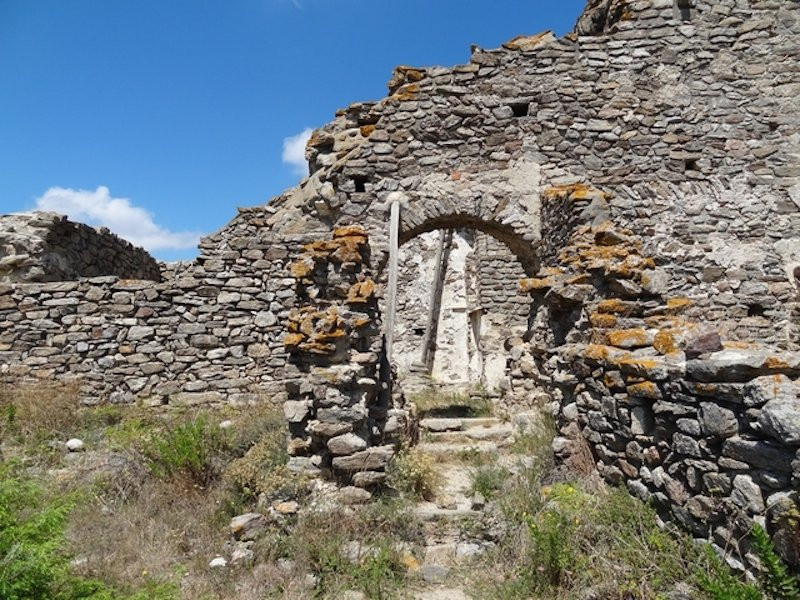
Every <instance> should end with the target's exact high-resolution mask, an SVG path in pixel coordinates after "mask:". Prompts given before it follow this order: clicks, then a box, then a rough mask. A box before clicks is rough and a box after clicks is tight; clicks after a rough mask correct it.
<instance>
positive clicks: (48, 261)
mask: <svg viewBox="0 0 800 600" xmlns="http://www.w3.org/2000/svg"><path fill="white" fill-rule="evenodd" d="M103 275H116V276H117V277H121V278H125V279H149V280H153V281H158V280H159V279H160V278H161V274H160V269H159V266H158V263H157V262H156V261H155V259H153V257H152V256H150V255H149V254H148V253H147V252H146V251H145V250H143V249H142V248H137V247H135V246H133V245H132V244H130V243H129V242H126V241H125V240H123V239H122V238H120V237H117V236H116V235H114V234H113V233H111V232H109V231H108V229H104V228H100V229H95V228H93V227H89V226H87V225H83V224H80V223H73V222H72V221H68V220H67V218H66V217H65V216H63V215H58V214H55V213H43V212H35V213H20V214H12V215H4V216H0V283H13V282H20V283H32V282H45V281H74V280H76V279H78V278H80V277H97V276H103Z"/></svg>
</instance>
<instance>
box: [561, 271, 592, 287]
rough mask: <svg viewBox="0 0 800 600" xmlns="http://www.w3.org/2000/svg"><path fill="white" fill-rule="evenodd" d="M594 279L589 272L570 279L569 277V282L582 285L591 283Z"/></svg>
mask: <svg viewBox="0 0 800 600" xmlns="http://www.w3.org/2000/svg"><path fill="white" fill-rule="evenodd" d="M591 281H592V276H591V275H589V274H588V273H581V274H580V275H575V277H572V278H570V279H567V283H568V284H570V285H581V284H583V283H590V282H591Z"/></svg>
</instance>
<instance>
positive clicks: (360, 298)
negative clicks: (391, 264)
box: [346, 279, 376, 304]
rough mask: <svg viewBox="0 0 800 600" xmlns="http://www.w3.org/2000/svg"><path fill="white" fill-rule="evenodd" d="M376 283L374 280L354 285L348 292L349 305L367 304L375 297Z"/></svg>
mask: <svg viewBox="0 0 800 600" xmlns="http://www.w3.org/2000/svg"><path fill="white" fill-rule="evenodd" d="M375 289H376V286H375V282H374V281H373V280H372V279H367V280H366V281H361V282H358V283H354V284H353V285H352V286H351V287H350V289H349V290H348V292H347V300H346V301H347V303H348V304H366V303H367V302H369V301H370V300H371V299H372V298H374V297H375Z"/></svg>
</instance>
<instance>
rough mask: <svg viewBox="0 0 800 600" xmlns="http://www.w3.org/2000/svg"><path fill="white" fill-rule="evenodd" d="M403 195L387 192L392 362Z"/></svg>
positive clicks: (388, 347) (387, 336)
mask: <svg viewBox="0 0 800 600" xmlns="http://www.w3.org/2000/svg"><path fill="white" fill-rule="evenodd" d="M402 200H403V195H402V194H400V193H398V192H392V193H391V194H389V202H390V203H391V209H390V216H389V284H388V288H387V290H386V329H385V334H384V335H385V339H386V358H387V359H388V360H389V364H390V365H391V364H392V345H393V343H394V323H395V317H396V312H397V255H398V253H399V251H400V204H401V202H402Z"/></svg>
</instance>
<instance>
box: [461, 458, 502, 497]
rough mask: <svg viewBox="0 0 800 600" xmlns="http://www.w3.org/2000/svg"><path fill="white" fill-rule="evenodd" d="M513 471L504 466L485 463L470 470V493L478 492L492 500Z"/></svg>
mask: <svg viewBox="0 0 800 600" xmlns="http://www.w3.org/2000/svg"><path fill="white" fill-rule="evenodd" d="M510 476H511V472H510V471H509V470H508V469H506V468H504V467H497V466H491V465H483V466H480V467H477V468H474V469H472V470H471V471H470V474H469V478H470V488H469V492H470V494H474V493H475V492H478V493H479V494H481V495H482V496H483V497H484V498H486V499H487V500H492V499H493V498H494V497H495V496H496V495H497V494H498V492H500V490H502V489H503V486H504V485H505V483H506V481H508V478H509V477H510Z"/></svg>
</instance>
